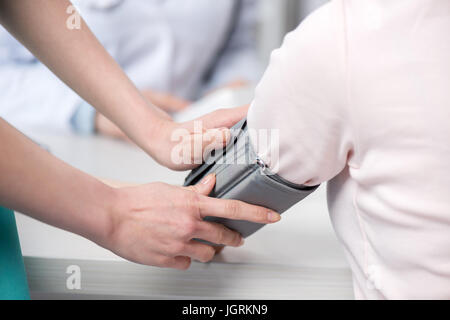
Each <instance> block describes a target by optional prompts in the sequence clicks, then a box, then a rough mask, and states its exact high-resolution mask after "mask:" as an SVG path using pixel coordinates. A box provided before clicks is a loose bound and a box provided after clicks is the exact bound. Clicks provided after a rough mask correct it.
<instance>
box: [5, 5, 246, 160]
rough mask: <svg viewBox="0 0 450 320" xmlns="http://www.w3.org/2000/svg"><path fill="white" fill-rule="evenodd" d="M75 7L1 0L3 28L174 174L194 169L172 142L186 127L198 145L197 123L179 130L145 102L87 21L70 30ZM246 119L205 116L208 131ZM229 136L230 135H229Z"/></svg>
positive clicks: (219, 142) (234, 114)
mask: <svg viewBox="0 0 450 320" xmlns="http://www.w3.org/2000/svg"><path fill="white" fill-rule="evenodd" d="M70 6H71V3H70V2H69V1H67V0H59V1H54V0H33V1H29V0H14V1H10V0H0V23H2V24H3V25H4V27H5V28H6V29H8V31H10V32H11V33H12V34H13V35H14V36H15V37H16V38H17V39H18V40H20V41H21V42H22V43H23V44H24V45H25V46H26V47H28V49H30V51H31V52H32V53H33V54H34V55H35V56H36V57H37V58H39V59H40V60H41V61H42V62H43V63H45V64H46V65H47V66H48V67H49V68H50V69H51V70H52V71H53V72H54V73H55V74H56V75H58V77H59V78H61V80H63V81H64V82H65V83H66V84H67V85H68V86H69V87H71V88H72V89H73V90H74V91H76V92H77V93H78V94H79V95H80V96H82V97H83V98H84V100H86V101H87V102H88V103H90V104H91V105H92V106H95V108H96V109H97V110H98V111H99V112H101V113H102V114H104V115H105V116H106V117H107V118H109V119H110V120H111V121H113V122H114V123H115V124H117V125H118V126H119V127H120V128H121V130H123V132H125V133H126V135H127V136H128V137H129V138H130V139H131V140H133V141H134V142H135V143H136V144H137V145H139V146H140V147H141V148H143V149H144V150H145V151H146V152H148V153H149V154H150V155H151V156H152V157H153V158H155V159H156V160H157V161H159V162H160V163H161V164H163V165H166V166H168V167H170V168H173V169H188V168H192V167H194V166H195V164H194V163H192V161H191V162H190V163H187V164H186V163H183V164H176V163H174V162H173V161H172V159H171V151H172V149H173V147H174V146H175V145H176V144H177V143H178V142H177V141H172V133H173V132H174V131H175V130H176V129H179V128H180V127H182V128H185V129H186V131H187V133H186V136H187V138H189V137H192V139H191V140H192V141H194V140H195V139H194V136H195V135H194V133H193V129H194V124H193V123H187V124H183V125H178V124H176V123H174V122H172V121H170V120H168V119H167V118H165V117H162V116H161V110H159V109H158V108H156V107H154V106H152V105H151V104H149V103H148V102H147V101H146V100H145V99H144V97H143V96H142V94H141V93H140V92H139V91H138V90H137V89H136V87H135V86H134V85H133V83H132V82H131V81H130V80H129V79H128V77H127V76H126V75H125V73H124V72H123V71H122V70H121V68H120V67H119V65H118V64H117V63H116V62H115V61H114V60H113V59H112V57H111V56H110V55H109V54H108V53H107V52H106V50H105V49H104V48H103V47H102V46H101V44H100V43H99V42H98V40H97V39H96V38H95V36H94V35H93V34H92V33H91V31H90V30H89V28H88V26H87V25H86V24H85V23H84V21H83V20H80V21H81V25H80V29H73V30H71V29H69V28H68V27H67V19H68V18H69V14H67V9H68V8H69V7H70ZM71 12H72V11H71ZM245 114H246V110H243V109H235V110H231V111H230V110H229V111H224V112H222V113H221V114H220V116H218V115H217V114H216V115H214V116H213V117H206V118H205V119H203V120H204V128H205V129H210V128H213V127H219V128H220V127H227V126H230V125H233V124H234V123H236V122H237V121H239V120H240V119H241V118H242V117H244V116H245ZM216 136H218V135H216ZM224 136H225V137H227V136H229V132H228V133H226V134H225V135H224ZM206 137H207V136H203V137H201V138H205V140H202V141H201V145H202V146H203V147H206V146H208V145H210V144H213V145H214V146H215V147H217V148H219V147H222V146H223V145H224V143H226V139H216V140H214V141H208V140H207V139H206ZM186 140H187V139H186ZM191 160H194V159H193V158H192V159H191Z"/></svg>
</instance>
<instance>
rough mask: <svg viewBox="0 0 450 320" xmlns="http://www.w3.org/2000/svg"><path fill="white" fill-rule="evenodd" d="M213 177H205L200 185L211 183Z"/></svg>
mask: <svg viewBox="0 0 450 320" xmlns="http://www.w3.org/2000/svg"><path fill="white" fill-rule="evenodd" d="M213 177H214V173H211V174H209V175H207V176H206V178H205V179H203V181H202V184H208V183H210V182H211V179H212V178H213Z"/></svg>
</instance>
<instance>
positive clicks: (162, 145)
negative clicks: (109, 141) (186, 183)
mask: <svg viewBox="0 0 450 320" xmlns="http://www.w3.org/2000/svg"><path fill="white" fill-rule="evenodd" d="M247 112H248V106H243V107H238V108H233V109H222V110H217V111H214V112H212V113H209V114H207V115H205V116H203V117H201V118H198V119H196V120H194V121H190V122H186V123H181V124H180V123H176V122H173V121H170V120H166V119H162V118H161V119H160V121H159V122H158V123H155V124H154V128H153V130H152V134H151V136H152V137H151V138H150V140H149V141H148V146H147V148H145V149H146V150H147V152H148V153H149V154H150V155H151V156H152V157H153V158H154V159H155V160H156V161H158V162H159V163H160V164H162V165H163V166H166V167H168V168H170V169H172V170H189V169H193V168H195V167H197V166H199V165H200V164H201V163H202V162H203V160H204V158H205V156H206V155H208V154H209V153H210V152H211V151H212V150H217V149H222V148H223V147H224V146H226V145H227V143H228V142H229V140H230V137H231V133H230V130H229V128H231V127H232V126H234V125H235V124H236V123H238V122H239V121H240V120H242V119H243V118H245V117H246V115H247Z"/></svg>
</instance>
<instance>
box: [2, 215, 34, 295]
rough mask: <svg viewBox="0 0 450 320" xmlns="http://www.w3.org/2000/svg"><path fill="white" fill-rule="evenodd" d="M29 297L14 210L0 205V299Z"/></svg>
mask: <svg viewBox="0 0 450 320" xmlns="http://www.w3.org/2000/svg"><path fill="white" fill-rule="evenodd" d="M28 299H30V295H29V290H28V282H27V277H26V273H25V266H24V263H23V258H22V251H21V250H20V242H19V236H18V234H17V227H16V219H15V216H14V212H13V211H11V210H8V209H5V208H2V207H0V300H28Z"/></svg>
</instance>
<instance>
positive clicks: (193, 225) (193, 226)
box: [182, 219, 198, 237]
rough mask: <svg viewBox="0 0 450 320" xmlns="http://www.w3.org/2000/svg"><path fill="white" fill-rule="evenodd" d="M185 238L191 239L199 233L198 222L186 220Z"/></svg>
mask: <svg viewBox="0 0 450 320" xmlns="http://www.w3.org/2000/svg"><path fill="white" fill-rule="evenodd" d="M182 228H183V236H186V237H190V236H192V235H193V234H194V233H195V232H196V231H197V228H198V226H197V221H195V220H194V219H186V220H185V221H184V223H183V226H182Z"/></svg>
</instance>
